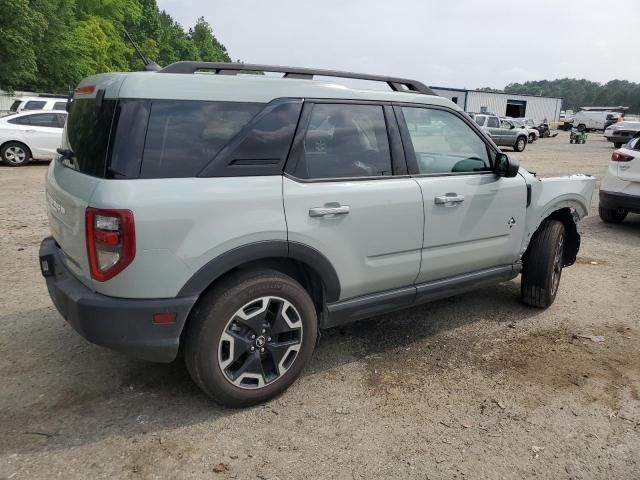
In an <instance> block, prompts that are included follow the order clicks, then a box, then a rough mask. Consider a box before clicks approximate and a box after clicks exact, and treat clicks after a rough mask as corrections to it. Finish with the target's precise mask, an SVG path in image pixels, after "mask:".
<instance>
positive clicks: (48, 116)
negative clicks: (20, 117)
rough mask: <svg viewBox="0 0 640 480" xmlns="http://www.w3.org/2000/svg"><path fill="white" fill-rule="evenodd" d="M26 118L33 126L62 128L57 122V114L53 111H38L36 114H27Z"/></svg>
mask: <svg viewBox="0 0 640 480" xmlns="http://www.w3.org/2000/svg"><path fill="white" fill-rule="evenodd" d="M25 118H27V117H25ZM28 118H29V122H30V124H31V125H33V126H35V127H51V128H62V127H61V126H60V124H59V123H58V116H57V115H56V114H55V113H38V114H36V115H29V116H28Z"/></svg>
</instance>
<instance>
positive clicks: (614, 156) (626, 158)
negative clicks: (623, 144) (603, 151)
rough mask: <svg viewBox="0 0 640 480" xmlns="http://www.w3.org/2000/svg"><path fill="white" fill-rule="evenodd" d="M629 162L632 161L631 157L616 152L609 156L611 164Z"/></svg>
mask: <svg viewBox="0 0 640 480" xmlns="http://www.w3.org/2000/svg"><path fill="white" fill-rule="evenodd" d="M631 160H633V156H631V155H627V154H626V153H622V152H620V151H618V150H616V151H615V152H613V153H612V154H611V161H612V162H630V161H631Z"/></svg>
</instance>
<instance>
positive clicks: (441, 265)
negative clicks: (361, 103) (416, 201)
mask: <svg viewBox="0 0 640 480" xmlns="http://www.w3.org/2000/svg"><path fill="white" fill-rule="evenodd" d="M395 108H396V115H397V117H398V120H399V122H400V129H401V132H402V139H403V144H404V145H405V150H406V156H407V164H408V168H409V172H410V173H412V174H413V175H414V178H415V180H416V181H417V182H418V184H419V185H420V188H421V190H422V196H423V198H424V218H425V222H424V242H423V245H422V257H421V258H422V266H421V268H420V274H419V276H418V280H417V283H418V284H420V283H425V282H430V281H433V280H438V279H444V278H447V277H453V276H457V275H461V274H466V273H471V272H478V271H482V270H484V269H489V268H493V267H501V266H504V267H505V268H507V269H508V267H509V266H510V265H511V264H513V263H514V262H516V261H517V260H518V258H519V253H520V245H521V242H522V236H523V231H524V223H525V222H524V219H525V211H526V197H527V193H526V192H527V190H526V184H525V181H524V179H523V178H522V177H521V176H520V175H517V176H516V177H514V178H502V177H498V176H497V175H496V174H495V173H494V172H493V171H492V161H493V160H492V159H493V158H495V155H496V154H497V152H496V151H495V150H494V149H493V148H492V147H491V146H490V145H489V144H488V143H487V142H486V140H485V138H484V136H483V135H482V134H481V132H480V131H479V129H478V128H477V127H476V126H475V125H474V124H473V123H472V122H470V121H468V120H467V118H466V117H465V116H464V115H462V114H461V113H459V112H455V111H452V110H448V109H442V108H437V107H420V106H416V105H412V106H402V107H400V106H398V107H395ZM489 118H497V117H489ZM436 124H437V125H441V128H440V129H436V128H434V125H436Z"/></svg>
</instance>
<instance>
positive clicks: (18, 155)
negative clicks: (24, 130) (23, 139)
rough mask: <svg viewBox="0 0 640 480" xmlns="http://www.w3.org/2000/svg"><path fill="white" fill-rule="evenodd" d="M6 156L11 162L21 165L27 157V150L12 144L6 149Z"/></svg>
mask: <svg viewBox="0 0 640 480" xmlns="http://www.w3.org/2000/svg"><path fill="white" fill-rule="evenodd" d="M4 158H5V160H6V161H7V162H9V163H12V164H14V165H19V164H21V163H23V162H24V161H25V159H26V158H27V152H25V151H24V149H23V148H22V147H19V146H17V145H12V146H10V147H8V148H7V149H6V150H5V151H4Z"/></svg>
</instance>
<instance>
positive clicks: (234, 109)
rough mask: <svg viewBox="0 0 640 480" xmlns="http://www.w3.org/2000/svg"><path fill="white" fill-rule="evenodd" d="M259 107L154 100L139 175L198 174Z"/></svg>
mask: <svg viewBox="0 0 640 480" xmlns="http://www.w3.org/2000/svg"><path fill="white" fill-rule="evenodd" d="M262 107H263V105H262V104H260V103H236V102H196V101H172V100H154V101H153V103H152V106H151V112H150V115H149V124H148V128H147V134H146V141H145V146H144V155H143V160H142V169H141V172H140V177H141V178H165V177H194V176H196V175H198V173H200V171H201V170H202V169H203V168H204V167H205V166H206V165H207V163H209V162H210V161H211V160H212V159H213V158H214V157H215V156H216V155H217V154H218V152H219V151H220V150H221V149H222V148H223V147H224V146H225V145H226V144H227V143H228V142H229V140H231V139H232V138H233V137H234V136H235V135H236V134H237V133H238V132H240V130H242V128H243V127H244V126H245V125H247V123H249V121H250V120H251V119H252V118H253V117H254V116H255V115H256V114H257V113H258V112H259V111H260V110H261V109H262Z"/></svg>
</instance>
